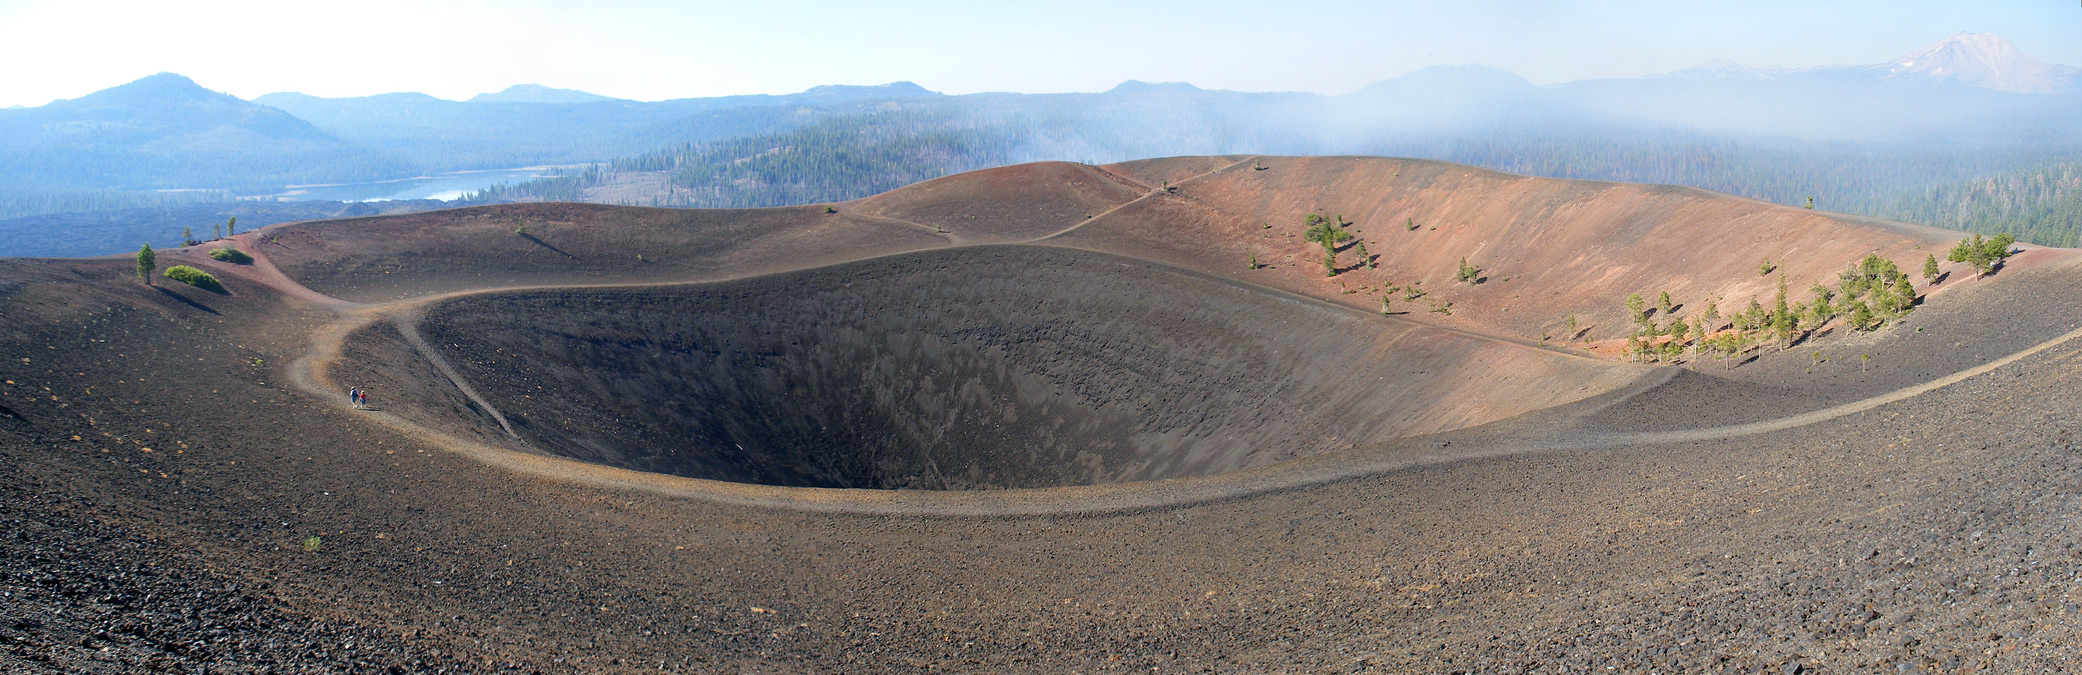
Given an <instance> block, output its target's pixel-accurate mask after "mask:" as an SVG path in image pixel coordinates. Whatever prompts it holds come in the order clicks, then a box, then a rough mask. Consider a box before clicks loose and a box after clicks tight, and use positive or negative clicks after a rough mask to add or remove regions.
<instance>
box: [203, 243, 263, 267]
mask: <svg viewBox="0 0 2082 675" xmlns="http://www.w3.org/2000/svg"><path fill="white" fill-rule="evenodd" d="M210 259H211V260H222V261H224V262H228V263H231V264H234V265H244V264H247V263H251V262H253V256H250V255H246V252H245V251H241V250H238V249H236V248H232V247H230V246H226V247H224V248H220V249H217V250H214V251H210Z"/></svg>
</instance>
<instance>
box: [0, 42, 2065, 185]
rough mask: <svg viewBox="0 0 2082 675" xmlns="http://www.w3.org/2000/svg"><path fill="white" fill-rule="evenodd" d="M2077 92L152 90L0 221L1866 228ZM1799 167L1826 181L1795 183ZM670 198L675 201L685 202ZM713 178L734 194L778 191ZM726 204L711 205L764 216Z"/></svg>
mask: <svg viewBox="0 0 2082 675" xmlns="http://www.w3.org/2000/svg"><path fill="white" fill-rule="evenodd" d="M2078 81H2082V71H2078V70H2077V69H2076V68H2072V67H2069V66H2064V65H2055V64H2048V63H2044V62H2041V61H2039V60H2037V59H2034V58H2032V57H2031V56H2029V55H2027V54H2024V53H2023V52H2021V51H2019V50H2017V49H2016V48H2015V47H2013V46H2011V45H2010V44H2008V43H2007V42H2004V41H2003V40H2002V39H2001V38H1999V37H1996V36H1993V35H1987V34H1972V33H1961V34H1958V35H1954V36H1952V37H1949V38H1946V39H1945V40H1943V41H1940V42H1938V43H1936V44H1934V45H1931V46H1929V47H1925V48H1923V49H1919V50H1916V51H1914V52H1912V53H1910V54H1907V55H1904V56H1902V57H1900V58H1898V59H1893V60H1889V61H1886V62H1882V63H1876V64H1869V65H1858V66H1836V67H1819V68H1803V69H1784V68H1751V67H1747V66H1742V65H1739V64H1733V63H1727V62H1713V63H1707V64H1704V65H1701V66H1700V67H1697V68H1691V69H1687V70H1682V71H1678V72H1674V73H1667V74H1663V75H1655V76H1649V77H1639V78H1615V79H1599V80H1585V81H1579V82H1570V83H1564V84H1557V85H1549V86H1540V85H1534V84H1532V83H1530V82H1527V81H1526V80H1524V79H1523V78H1520V77H1518V76H1517V75H1515V74H1512V73H1509V72H1506V71H1502V70H1497V69H1494V68H1487V67H1482V66H1449V67H1435V68H1426V69H1423V70H1419V71H1416V72H1413V73H1410V74H1407V75H1404V76H1401V77H1397V78H1393V79H1389V80H1384V81H1381V82H1376V83H1374V84H1371V85H1368V86H1366V87H1364V88H1362V89H1361V90H1359V91H1357V92H1353V93H1350V94H1344V95H1335V96H1326V95H1319V94H1308V93H1249V92H1234V91H1219V90H1204V89H1200V88H1197V87H1194V86H1192V85H1190V84H1185V83H1144V82H1134V81H1130V82H1126V83H1123V84H1121V85H1120V86H1118V87H1115V88H1113V89H1112V90H1109V91H1105V92H1099V93H1068V94H1014V93H986V94H971V95H960V96H949V95H943V94H940V93H937V92H933V91H930V90H927V89H925V88H923V87H920V86H918V85H916V84H913V83H910V82H897V83H893V84H888V85H882V86H868V87H864V86H821V87H815V88H812V89H809V90H807V91H803V92H800V93H796V94H788V95H751V96H723V97H711V98H693V99H677V100H668V101H655V102H643V101H631V100H625V99H616V98H611V97H606V96H600V95H596V94H591V93H587V92H583V91H577V90H571V89H556V88H551V87H546V86H540V85H532V84H524V85H516V86H514V87H511V88H508V89H506V90H504V91H500V92H495V93H487V94H482V95H478V96H475V97H472V98H470V99H469V100H465V101H452V100H445V99H440V98H435V97H432V96H427V95H425V94H417V93H395V94H380V95H375V96H362V97H351V98H322V97H316V96H308V95H304V94H297V93H277V94H268V95H265V96H260V97H258V98H256V99H254V100H253V101H243V100H240V99H238V98H236V97H233V96H229V95H226V94H221V93H217V92H213V91H210V90H208V89H205V88H204V87H202V86H200V85H197V84H196V83H194V82H192V81H190V80H189V79H187V78H185V77H182V76H180V75H174V74H160V75H155V76H152V77H148V78H145V79H142V80H139V81H137V82H132V83H130V84H126V85H122V86H118V87H114V88H111V89H108V90H104V91H100V92H96V93H93V94H89V95H87V96H84V97H81V98H78V99H73V100H69V101H57V102H54V103H51V104H49V105H45V106H41V107H37V108H23V109H0V218H5V217H18V216H23V215H34V214H37V213H49V212H54V211H55V210H76V209H77V208H78V207H79V205H80V204H88V203H97V202H96V200H103V201H106V202H107V203H109V204H111V205H112V206H114V205H122V206H137V205H140V204H139V203H138V199H137V198H135V197H127V196H124V195H130V194H133V193H136V191H143V190H164V189H171V188H182V189H197V188H204V189H217V190H230V191H233V192H238V193H242V194H269V193H272V192H273V191H274V189H275V188H277V187H279V186H281V185H285V184H296V183H330V182H359V181H374V180H387V179H394V178H403V177H410V176H417V175H427V174H431V173H436V172H442V171H455V170H469V169H490V168H506V167H517V166H533V165H542V164H577V163H596V162H608V161H611V160H620V161H618V162H617V166H619V167H623V168H634V167H638V166H648V167H651V169H650V170H663V169H661V168H660V167H668V166H669V167H672V170H673V171H678V170H679V169H681V168H684V167H683V166H681V164H680V162H684V161H712V160H715V159H716V158H718V157H723V156H728V155H730V154H731V153H737V152H741V151H747V152H748V151H750V150H747V149H756V148H762V147H764V148H779V147H783V146H786V147H788V148H792V150H791V152H792V153H795V155H791V156H797V159H795V160H791V161H796V162H809V161H810V160H809V159H806V158H802V157H800V156H799V155H800V153H801V152H802V149H803V148H808V147H816V148H840V147H854V148H856V149H858V148H860V147H863V146H859V145H858V144H860V143H869V144H873V145H874V146H875V147H876V148H878V150H876V151H875V152H874V154H873V156H874V157H876V160H875V161H874V162H873V163H872V164H856V165H847V166H844V167H840V165H842V164H843V163H844V160H843V159H841V158H837V157H834V159H833V161H832V162H826V163H825V165H822V166H826V168H823V169H819V170H822V171H839V170H843V171H845V172H850V173H848V174H847V176H849V177H848V178H847V179H845V180H838V181H830V182H827V183H821V184H826V185H831V186H846V187H844V188H843V189H841V188H838V187H832V188H830V189H826V190H824V191H819V190H818V189H809V188H808V187H806V186H809V185H812V184H813V183H815V181H811V182H807V183H806V182H802V181H797V182H796V184H794V185H793V187H791V188H789V189H788V190H783V191H779V192H775V193H774V195H776V197H773V198H779V197H777V196H778V195H787V197H786V198H787V199H807V198H815V199H836V198H843V197H846V196H851V195H853V193H854V192H858V191H860V190H865V189H871V188H872V187H873V186H876V185H881V184H882V183H880V182H877V181H874V180H868V179H866V178H864V177H862V176H861V173H862V172H869V171H882V170H883V169H889V170H890V173H889V175H892V176H897V175H901V176H905V177H916V176H930V175H934V174H936V173H939V172H945V171H951V170H955V169H960V168H973V167H975V166H983V165H991V164H996V163H1005V162H1016V161H1028V160H1039V159H1065V160H1078V161H1114V160H1122V159H1130V158H1137V157H1148V156H1161V155H1187V154H1230V153H1266V154H1399V155H1408V156H1421V157H1432V158H1439V159H1450V160H1454V161H1463V162H1470V163H1476V164H1481V165H1484V166H1490V167H1493V168H1499V169H1504V170H1510V171H1518V172H1524V173H1537V174H1542V175H1556V176H1569V177H1589V178H1605V179H1619V180H1651V181H1667V182H1685V183H1688V184H1694V185H1700V186H1703V187H1710V188H1713V189H1719V190H1724V191H1730V192H1735V193H1738V194H1747V195H1751V196H1757V197H1761V198H1766V199H1792V198H1794V196H1796V195H1806V194H1825V195H1826V194H1839V195H1848V194H1851V193H1852V192H1856V193H1857V194H1860V195H1864V196H1861V197H1859V198H1858V199H1849V198H1843V199H1838V200H1837V201H1835V202H1833V203H1835V204H1839V205H1844V204H1851V203H1854V202H1855V203H1859V204H1864V205H1865V206H1861V207H1858V208H1866V207H1869V206H1871V204H1877V203H1879V200H1880V199H1881V195H1883V194H1884V193H1886V191H1889V190H1895V191H1898V190H1905V189H1908V188H1910V187H1913V186H1918V185H1927V184H1930V183H1931V182H1932V181H1956V180H1963V179H1965V178H1968V177H1972V176H1977V175H1982V174H1986V173H1990V172H1997V171H2004V170H2009V169H2012V168H2017V167H2023V166H2037V165H2046V164H2052V163H2057V162H2063V161H2075V160H2077V159H2082V114H2078V113H2082V86H2077V83H2078ZM805 134H806V135H805ZM899 136H902V137H915V138H927V137H928V136H929V139H928V140H927V142H923V143H909V142H905V141H901V139H899V138H898V137H899ZM759 139H770V140H759ZM848 144H853V145H850V146H849V145H848ZM645 158H649V159H645ZM646 163H648V164H646ZM898 165H902V166H901V168H900V169H899V168H895V167H898ZM789 166H794V165H793V164H790V165H789ZM870 166H874V167H883V168H882V169H871V168H870ZM832 167H840V168H832ZM1816 167H1823V169H1820V170H1822V171H1825V172H1824V173H1821V174H1820V175H1811V174H1809V173H1802V172H1806V171H1810V170H1816ZM774 170H797V169H774ZM1830 171H1833V172H1835V173H1827V172H1830ZM1702 172H1711V175H1707V174H1705V173H1702ZM1844 172H1849V173H1844ZM695 173H696V174H699V175H700V176H715V175H719V174H713V173H704V172H695ZM1882 174H1884V175H1883V176H1882ZM693 175H695V174H689V175H688V176H682V177H680V178H677V179H675V180H680V181H681V182H683V183H684V182H688V181H693V180H699V178H696V177H689V176H693ZM733 180H738V181H739V185H740V186H752V187H751V188H749V189H754V190H756V189H760V188H759V187H758V186H762V185H778V184H780V183H783V182H787V181H788V180H789V177H787V176H776V175H764V176H759V177H756V179H754V178H751V177H746V176H738V177H737V178H734V179H733ZM1818 182H1822V183H1825V184H1817V183H1818ZM682 187H686V186H682ZM151 194H152V195H155V196H153V197H152V199H154V200H163V199H164V197H162V196H158V195H160V194H161V193H151ZM198 194H200V193H198ZM211 194H214V193H211ZM52 195H62V197H63V198H56V197H53V196H52ZM740 197H744V195H740ZM747 198H748V199H750V201H749V202H738V201H733V202H732V203H764V201H762V200H766V199H768V197H758V196H756V195H753V196H750V197H747ZM732 199H733V200H737V199H738V198H737V197H733V198H732ZM1859 200H1864V201H1859ZM661 203H664V202H661ZM1843 208H1850V207H1848V206H1844V207H1843ZM1873 208H1876V207H1873Z"/></svg>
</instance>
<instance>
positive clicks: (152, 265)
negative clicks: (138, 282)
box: [137, 244, 159, 286]
mask: <svg viewBox="0 0 2082 675" xmlns="http://www.w3.org/2000/svg"><path fill="white" fill-rule="evenodd" d="M158 270H159V254H157V253H153V252H152V245H151V244H145V245H144V246H143V247H141V248H139V249H137V278H139V279H143V280H145V285H146V286H150V285H152V273H153V272H156V271H158Z"/></svg>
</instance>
